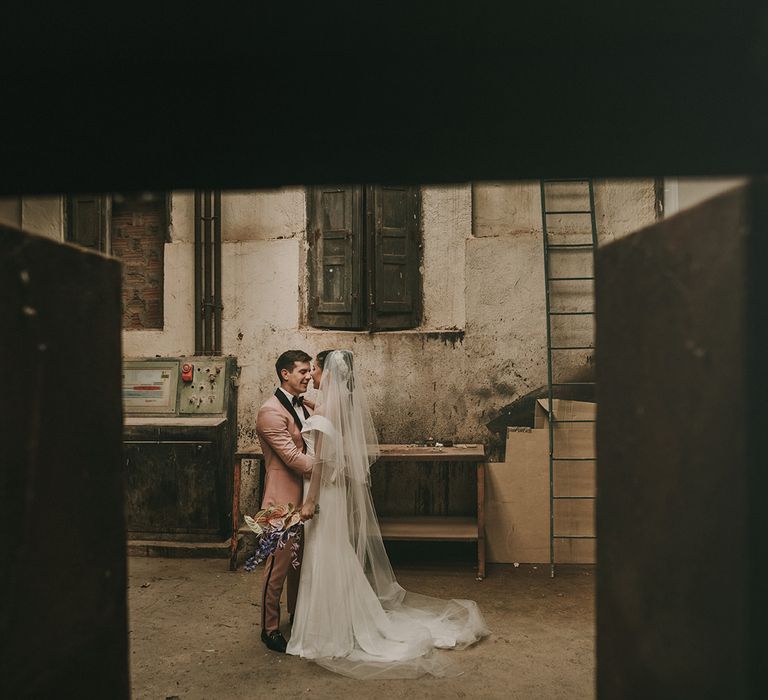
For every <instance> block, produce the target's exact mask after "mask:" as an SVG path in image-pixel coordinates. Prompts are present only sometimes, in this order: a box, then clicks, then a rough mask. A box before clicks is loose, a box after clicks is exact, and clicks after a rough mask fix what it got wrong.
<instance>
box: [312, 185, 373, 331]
mask: <svg viewBox="0 0 768 700" xmlns="http://www.w3.org/2000/svg"><path fill="white" fill-rule="evenodd" d="M307 200H308V212H307V214H308V215H307V221H308V223H309V231H308V236H307V238H308V240H309V246H310V247H309V258H310V268H309V276H310V299H309V318H310V323H311V324H312V325H313V326H317V327H319V328H348V329H356V328H362V327H363V325H364V323H363V316H362V308H363V307H362V294H361V290H362V271H363V265H362V223H363V222H362V188H361V187H359V186H356V185H354V186H352V185H350V186H345V187H342V186H339V187H336V186H329V187H311V188H309V191H308V197H307Z"/></svg>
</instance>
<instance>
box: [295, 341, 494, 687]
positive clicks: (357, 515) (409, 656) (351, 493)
mask: <svg viewBox="0 0 768 700" xmlns="http://www.w3.org/2000/svg"><path fill="white" fill-rule="evenodd" d="M351 372H352V356H351V353H347V352H346V351H334V352H332V353H330V354H329V355H328V356H327V357H326V362H325V367H324V370H323V379H322V387H321V390H322V399H321V401H319V402H318V413H316V414H315V415H314V416H312V417H311V418H310V419H308V421H307V422H306V424H305V426H304V431H306V432H305V441H306V442H307V451H308V452H310V450H311V449H314V448H316V447H317V451H316V457H317V459H318V463H317V464H316V466H315V468H314V470H313V477H312V484H311V486H307V485H306V484H305V491H307V490H308V489H312V491H313V493H314V494H316V501H317V503H318V505H319V512H318V513H317V514H316V515H315V516H314V518H313V519H312V520H310V521H308V522H307V523H305V526H304V550H303V554H302V562H301V578H300V582H299V594H298V601H297V605H296V611H295V616H294V622H293V627H292V629H291V637H290V640H289V642H288V648H287V652H288V653H289V654H293V655H296V656H301V657H304V658H306V659H311V660H313V661H315V662H316V663H318V664H320V665H321V666H323V667H325V668H328V669H330V670H332V671H335V672H337V673H341V674H344V675H346V676H350V677H353V678H360V679H369V678H415V677H418V676H420V675H423V674H425V673H430V674H433V675H438V676H445V675H455V674H457V673H458V672H459V671H458V670H457V668H456V666H455V665H454V664H452V663H450V661H449V660H448V658H447V655H445V654H440V653H435V649H460V648H463V647H466V646H468V645H470V644H472V643H474V642H476V641H477V640H478V639H480V638H481V637H483V636H485V635H487V634H488V629H487V627H486V625H485V622H484V620H483V618H482V615H481V614H480V611H479V609H478V607H477V604H476V603H475V602H474V601H470V600H455V599H454V600H441V599H437V598H431V597H429V596H423V595H419V594H417V593H410V592H407V591H405V590H404V589H403V588H402V587H401V586H400V585H399V584H398V583H397V581H396V580H395V577H394V573H393V571H392V567H391V566H390V563H389V559H388V557H387V554H386V551H385V549H384V545H383V542H382V539H381V532H380V530H379V526H378V521H377V518H376V514H375V511H374V508H373V503H372V501H371V495H370V483H369V473H368V470H369V468H370V464H371V462H372V461H374V460H375V459H376V457H377V456H378V446H377V445H376V444H375V434H372V432H373V431H372V427H373V426H372V423H371V422H370V413H369V412H368V409H367V402H366V400H365V396H364V393H363V392H362V390H361V389H360V388H359V386H358V385H356V383H355V381H354V377H353V375H352V374H351Z"/></svg>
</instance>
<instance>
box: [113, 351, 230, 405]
mask: <svg viewBox="0 0 768 700" xmlns="http://www.w3.org/2000/svg"><path fill="white" fill-rule="evenodd" d="M236 376H237V365H236V362H235V358H232V357H189V358H184V357H182V358H178V359H176V358H162V359H151V358H147V359H138V358H137V359H128V360H125V361H124V362H123V407H124V408H125V413H126V414H127V415H136V414H141V415H147V414H154V415H167V416H189V415H211V414H221V413H226V412H227V402H228V397H229V393H230V391H232V388H233V380H235V378H236Z"/></svg>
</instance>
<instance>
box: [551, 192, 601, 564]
mask: <svg viewBox="0 0 768 700" xmlns="http://www.w3.org/2000/svg"><path fill="white" fill-rule="evenodd" d="M558 185H560V186H563V185H565V186H566V187H570V188H574V187H578V186H579V185H586V187H587V191H586V192H584V195H588V200H589V208H588V209H581V208H576V209H571V208H566V209H550V208H549V205H548V201H547V200H548V199H549V201H550V202H551V201H553V200H556V199H557V187H558ZM540 190H541V222H542V228H543V233H544V280H545V282H544V284H545V289H546V314H547V398H548V404H547V406H548V412H549V567H550V570H549V574H550V577H554V575H555V540H561V539H562V540H574V539H595V538H596V537H595V535H594V534H592V535H571V534H568V533H562V532H558V531H556V523H555V503H556V501H559V500H567V499H568V500H594V499H595V496H558V495H556V493H555V478H556V473H555V471H556V470H555V466H556V464H558V463H560V462H595V461H596V458H595V456H591V457H578V458H569V455H566V456H565V457H563V456H559V457H555V454H556V450H555V447H556V444H555V443H556V433H555V426H556V424H559V423H595V420H594V419H591V420H558V419H556V418H555V415H554V410H553V398H554V397H553V388H554V387H562V386H594V384H595V383H594V381H592V382H563V381H558V382H555V381H553V377H554V362H553V360H554V358H555V356H556V354H557V356H561V353H566V352H572V351H579V350H593V349H594V322H593V324H592V334H593V335H592V342H591V344H589V345H581V344H578V343H577V344H570V343H568V342H566V343H559V342H556V341H554V340H553V330H552V318H553V317H555V316H557V317H559V316H564V317H568V316H575V317H579V316H592V317H594V315H595V311H594V294H593V295H592V300H593V301H592V309H591V310H590V311H563V310H557V307H555V310H553V308H552V307H553V297H554V298H556V297H557V285H558V283H561V282H587V281H593V280H594V279H595V277H594V269H595V268H594V256H595V251H596V250H597V222H596V220H595V194H594V187H593V183H592V179H591V178H551V179H549V178H548V179H543V180H541V181H540ZM561 194H562V193H561ZM570 196H573V194H572V193H571V194H570ZM555 215H556V216H560V217H582V218H585V217H586V216H587V215H589V221H590V226H591V242H589V243H585V242H583V241H579V242H577V243H569V242H561V243H551V242H550V220H551V217H553V216H555ZM572 220H573V219H572ZM575 221H577V222H578V219H576V220H575ZM579 223H580V222H579ZM584 225H586V222H584ZM567 235H568V234H561V236H562V237H567ZM578 235H579V234H578V233H577V234H571V235H570V237H571V238H572V239H573V238H574V237H576V236H578ZM581 235H582V236H584V235H585V234H583V233H582V234H581ZM585 253H588V254H589V255H590V261H589V264H590V269H591V274H590V275H576V276H554V277H553V276H552V272H551V270H552V264H551V258H550V256H551V255H552V254H556V255H570V256H578V255H583V254H585Z"/></svg>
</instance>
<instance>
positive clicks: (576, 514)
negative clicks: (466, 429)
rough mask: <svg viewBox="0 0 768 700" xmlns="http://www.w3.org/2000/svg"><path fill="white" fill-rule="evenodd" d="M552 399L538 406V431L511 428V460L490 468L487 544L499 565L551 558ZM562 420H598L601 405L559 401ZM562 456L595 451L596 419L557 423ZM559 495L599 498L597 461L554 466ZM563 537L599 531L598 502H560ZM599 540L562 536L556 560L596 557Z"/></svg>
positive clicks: (556, 410) (558, 526) (557, 449)
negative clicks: (550, 426)
mask: <svg viewBox="0 0 768 700" xmlns="http://www.w3.org/2000/svg"><path fill="white" fill-rule="evenodd" d="M548 407H549V402H548V400H547V399H540V400H539V401H537V403H536V407H535V413H534V426H535V427H534V428H533V429H530V428H509V429H508V431H507V446H506V460H505V461H504V462H496V463H490V464H489V465H488V484H487V486H486V543H487V546H488V560H489V561H491V562H525V563H548V562H549V526H550V523H549V514H550V503H549V420H550V412H549V410H548ZM552 407H553V412H552V413H553V415H554V419H555V420H556V421H557V420H586V421H591V420H594V419H595V416H596V414H597V411H596V408H597V407H596V404H594V403H590V402H585V401H565V400H558V399H555V400H554V401H553V402H552ZM554 456H555V457H561V458H563V459H565V458H568V457H571V458H574V459H575V460H585V459H586V458H593V457H594V456H595V424H594V423H591V422H586V423H555V426H554ZM553 471H554V473H553V483H554V493H555V495H556V496H589V497H592V496H594V495H595V462H594V461H558V462H555V463H554V470H553ZM554 511H555V518H554V525H555V534H560V535H571V536H584V535H586V536H591V535H594V534H595V501H594V500H587V499H574V500H556V501H555V507H554ZM595 549H596V548H595V540H592V539H556V540H555V562H556V563H584V564H591V563H594V562H595Z"/></svg>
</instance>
